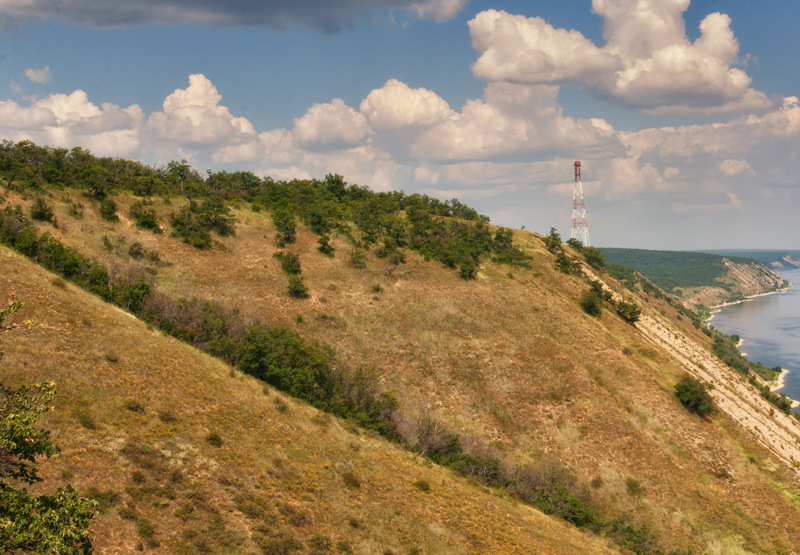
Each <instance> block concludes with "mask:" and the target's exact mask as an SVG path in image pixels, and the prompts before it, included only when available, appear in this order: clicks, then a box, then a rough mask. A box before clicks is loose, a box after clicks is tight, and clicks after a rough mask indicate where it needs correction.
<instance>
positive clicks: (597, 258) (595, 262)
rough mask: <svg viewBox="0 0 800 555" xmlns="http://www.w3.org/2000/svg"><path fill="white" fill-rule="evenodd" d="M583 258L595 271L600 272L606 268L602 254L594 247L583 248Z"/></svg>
mask: <svg viewBox="0 0 800 555" xmlns="http://www.w3.org/2000/svg"><path fill="white" fill-rule="evenodd" d="M583 256H584V257H586V262H587V263H588V264H589V266H591V267H592V268H594V269H595V270H602V269H603V268H605V267H606V260H605V258H603V252H602V251H601V250H600V249H596V248H594V247H584V248H583Z"/></svg>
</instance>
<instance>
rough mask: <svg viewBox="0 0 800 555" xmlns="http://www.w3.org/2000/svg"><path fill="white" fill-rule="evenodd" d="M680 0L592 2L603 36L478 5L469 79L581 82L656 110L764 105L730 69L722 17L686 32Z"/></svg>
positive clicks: (618, 100)
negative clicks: (696, 32)
mask: <svg viewBox="0 0 800 555" xmlns="http://www.w3.org/2000/svg"><path fill="white" fill-rule="evenodd" d="M688 6H689V0H593V2H592V8H593V10H594V12H595V13H596V14H597V15H600V16H601V17H603V18H604V31H603V36H604V39H605V44H604V45H603V46H597V45H595V44H593V43H592V42H591V41H589V40H588V39H586V37H584V36H583V35H582V34H581V33H579V32H577V31H574V30H566V29H556V28H554V27H553V26H551V25H550V24H548V23H547V22H545V21H544V20H543V19H541V18H538V17H534V18H526V17H523V16H518V15H511V14H508V13H506V12H502V11H496V10H487V11H484V12H481V13H479V14H478V15H476V16H475V18H474V19H473V20H472V21H470V22H469V26H470V32H471V34H472V41H473V47H474V48H475V50H476V52H477V53H478V59H477V61H476V62H475V64H474V65H473V68H472V69H473V73H474V74H475V76H476V77H479V78H481V79H486V80H489V81H511V82H518V83H531V84H541V83H552V84H564V83H568V82H581V83H584V84H586V85H588V86H589V88H590V90H591V91H592V92H593V94H595V95H596V96H598V97H600V98H605V99H607V100H608V101H610V102H611V103H613V104H616V105H621V106H627V107H633V108H638V109H642V110H644V111H645V112H647V113H652V114H655V115H681V116H694V115H719V114H728V113H746V112H750V111H757V110H762V111H763V110H767V109H769V108H771V107H772V106H773V104H772V102H771V101H770V100H769V99H768V98H767V96H766V95H765V94H764V93H762V92H760V91H756V90H754V89H752V88H751V87H750V84H751V79H750V77H749V76H748V75H747V73H746V72H745V71H744V70H743V69H741V68H739V67H736V65H735V64H736V63H737V62H738V56H739V44H738V41H737V40H736V38H735V37H734V35H733V31H732V30H731V27H730V25H731V19H730V17H729V16H727V15H725V14H722V13H716V12H715V13H711V14H709V15H707V16H706V17H705V18H704V19H703V21H702V22H701V23H700V37H699V38H697V39H696V40H695V41H694V42H691V41H690V40H689V38H688V37H687V35H686V29H685V24H684V19H683V13H684V12H685V11H686V9H687V8H688Z"/></svg>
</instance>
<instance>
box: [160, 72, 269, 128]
mask: <svg viewBox="0 0 800 555" xmlns="http://www.w3.org/2000/svg"><path fill="white" fill-rule="evenodd" d="M220 100H222V95H220V94H219V92H218V91H217V88H216V87H215V86H214V85H213V84H212V83H211V81H209V80H208V79H207V78H206V77H205V76H204V75H202V74H194V75H190V76H189V86H188V87H187V88H185V89H176V90H175V91H174V92H173V93H172V94H170V95H169V96H168V97H167V98H166V99H165V100H164V111H163V112H155V113H153V114H152V115H151V116H150V119H149V124H150V126H151V128H152V129H153V130H154V131H155V132H156V133H157V134H159V135H161V136H163V137H166V138H169V139H172V140H177V141H181V142H190V143H206V144H212V143H219V142H221V141H235V140H237V139H239V140H244V139H247V138H250V137H253V136H255V130H254V129H253V126H252V125H251V124H250V122H249V121H248V120H247V119H246V118H243V117H234V116H233V115H232V114H231V112H230V110H228V108H227V107H225V106H221V105H220Z"/></svg>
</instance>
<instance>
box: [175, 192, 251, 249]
mask: <svg viewBox="0 0 800 555" xmlns="http://www.w3.org/2000/svg"><path fill="white" fill-rule="evenodd" d="M230 211H231V209H230V208H229V207H228V206H227V205H226V204H225V203H224V201H223V200H222V199H221V198H219V197H216V196H213V197H209V198H207V199H205V200H204V201H203V202H202V203H201V204H198V203H197V202H195V201H194V200H190V201H189V203H188V204H187V205H185V206H183V207H181V209H180V210H179V211H178V212H177V213H176V214H173V215H172V217H171V218H170V223H171V224H172V229H173V236H175V237H180V238H181V239H183V242H184V243H186V244H188V245H192V246H193V247H196V248H198V249H207V248H209V247H211V232H212V231H215V232H216V233H217V234H218V235H220V236H221V237H227V236H230V235H234V234H235V230H234V223H235V221H236V220H235V218H234V217H233V216H232V215H231V214H230Z"/></svg>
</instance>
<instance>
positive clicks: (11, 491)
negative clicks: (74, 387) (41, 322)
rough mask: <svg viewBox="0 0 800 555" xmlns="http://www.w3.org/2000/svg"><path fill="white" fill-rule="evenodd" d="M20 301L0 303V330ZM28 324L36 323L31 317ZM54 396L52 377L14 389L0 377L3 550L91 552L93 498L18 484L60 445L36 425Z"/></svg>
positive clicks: (32, 476) (31, 477)
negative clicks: (30, 489) (34, 492)
mask: <svg viewBox="0 0 800 555" xmlns="http://www.w3.org/2000/svg"><path fill="white" fill-rule="evenodd" d="M22 307H23V305H22V303H20V302H18V301H16V300H15V299H14V294H13V293H10V294H9V296H8V302H7V304H6V307H5V308H3V309H0V332H6V331H11V330H13V329H15V328H16V327H17V326H16V325H11V326H4V325H3V320H4V319H5V317H6V316H8V315H10V314H13V313H14V312H17V311H18V310H20V309H21V308H22ZM27 324H28V326H29V327H31V326H32V325H33V323H32V322H30V321H28V322H27ZM0 356H2V351H0ZM54 396H55V385H54V384H53V383H50V382H44V383H40V384H36V385H33V386H22V387H19V388H17V389H16V390H14V389H9V388H7V387H6V386H5V385H4V384H2V383H0V551H3V552H4V553H7V552H12V551H25V552H28V551H49V552H51V553H65V554H66V553H91V552H92V544H91V541H90V539H89V531H88V530H87V527H88V525H89V521H90V520H91V519H92V517H94V513H95V511H94V506H95V505H96V503H95V502H94V501H92V500H90V499H85V498H83V497H80V496H79V495H78V492H77V491H75V490H74V489H73V488H72V486H68V487H67V489H66V490H62V489H61V488H59V489H57V490H56V492H55V494H54V495H51V496H50V495H40V496H38V497H34V496H33V495H31V494H30V493H28V491H27V490H25V489H24V488H23V489H16V488H15V487H14V485H17V484H19V483H20V482H22V483H23V484H28V485H30V484H34V483H36V482H40V481H41V478H40V477H39V475H38V474H37V473H36V467H35V466H34V463H35V462H36V458H37V457H39V456H40V455H44V456H45V457H49V456H50V455H53V454H54V453H58V451H59V449H58V447H57V446H56V445H55V444H53V443H52V442H51V441H50V432H48V431H46V430H38V429H36V428H35V427H34V424H35V423H36V420H38V418H39V416H40V415H41V414H42V413H44V412H47V411H48V410H49V406H48V404H49V403H50V402H51V401H52V400H53V397H54ZM9 482H10V483H9ZM12 484H13V485H12Z"/></svg>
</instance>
